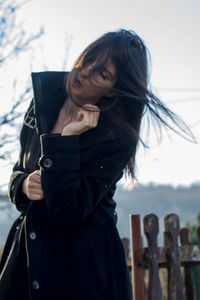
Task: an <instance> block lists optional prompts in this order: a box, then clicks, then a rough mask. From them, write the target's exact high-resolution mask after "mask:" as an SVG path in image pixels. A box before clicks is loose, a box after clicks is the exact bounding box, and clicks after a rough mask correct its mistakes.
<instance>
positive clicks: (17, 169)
mask: <svg viewBox="0 0 200 300" xmlns="http://www.w3.org/2000/svg"><path fill="white" fill-rule="evenodd" d="M32 105H33V100H32V101H31V103H30V106H29V108H28V110H27V112H26V114H25V117H24V121H25V120H26V118H27V116H28V114H29V111H30V109H31V108H32ZM28 130H29V127H28V126H26V125H25V124H23V126H22V130H21V133H20V154H19V159H18V161H17V162H16V164H15V165H14V167H13V173H12V175H11V177H10V181H9V185H8V196H9V199H10V201H11V203H13V204H14V205H15V206H16V208H17V210H19V211H20V212H24V211H25V210H26V209H27V207H28V205H29V203H30V202H31V200H30V199H29V198H28V197H27V196H26V195H25V194H24V193H23V192H22V183H23V181H24V179H25V178H26V177H28V175H29V174H28V173H26V172H25V168H24V165H23V160H24V153H25V147H26V143H27V135H28Z"/></svg>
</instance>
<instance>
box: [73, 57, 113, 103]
mask: <svg viewBox="0 0 200 300" xmlns="http://www.w3.org/2000/svg"><path fill="white" fill-rule="evenodd" d="M94 66H95V62H94V63H91V64H88V65H86V66H84V67H83V68H76V72H72V78H71V82H72V84H71V93H72V97H73V98H75V99H77V100H79V102H80V103H81V102H84V103H85V102H86V101H87V102H86V103H90V104H95V103H96V102H97V101H98V100H99V99H101V98H102V97H104V96H108V97H109V96H112V93H111V89H112V88H113V86H114V85H115V83H116V80H117V75H116V68H115V65H114V64H113V63H112V62H111V60H109V61H108V62H107V63H106V64H105V65H104V67H103V68H102V69H101V70H98V71H95V73H94V74H92V76H91V77H90V76H89V75H90V71H91V69H92V68H93V67H94Z"/></svg>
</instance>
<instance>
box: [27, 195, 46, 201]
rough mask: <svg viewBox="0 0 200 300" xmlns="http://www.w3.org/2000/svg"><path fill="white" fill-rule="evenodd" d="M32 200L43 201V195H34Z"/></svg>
mask: <svg viewBox="0 0 200 300" xmlns="http://www.w3.org/2000/svg"><path fill="white" fill-rule="evenodd" d="M30 199H31V200H42V199H43V197H42V196H41V195H37V194H34V195H33V196H32V197H31V198H30Z"/></svg>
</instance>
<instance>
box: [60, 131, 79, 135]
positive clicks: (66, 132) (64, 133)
mask: <svg viewBox="0 0 200 300" xmlns="http://www.w3.org/2000/svg"><path fill="white" fill-rule="evenodd" d="M61 135H77V134H76V133H74V132H70V131H65V130H63V131H62V133H61Z"/></svg>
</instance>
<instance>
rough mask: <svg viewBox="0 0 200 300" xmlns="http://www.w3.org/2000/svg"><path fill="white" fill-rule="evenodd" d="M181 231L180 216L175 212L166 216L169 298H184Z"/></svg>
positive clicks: (171, 299) (165, 235) (180, 299)
mask: <svg viewBox="0 0 200 300" xmlns="http://www.w3.org/2000/svg"><path fill="white" fill-rule="evenodd" d="M179 231H180V225H179V218H178V216H177V215H175V214H170V215H167V216H166V217H165V233H164V238H165V245H166V246H167V247H168V253H167V256H168V259H169V268H168V276H169V280H168V300H177V299H178V300H184V292H183V291H184V285H183V281H182V277H181V269H180V267H181V263H180V253H179V247H178V235H179Z"/></svg>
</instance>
